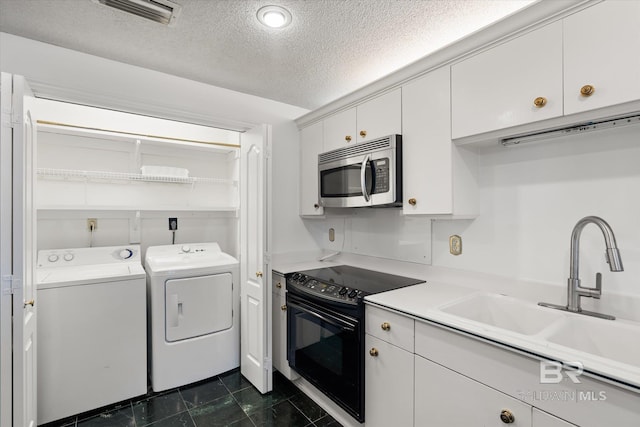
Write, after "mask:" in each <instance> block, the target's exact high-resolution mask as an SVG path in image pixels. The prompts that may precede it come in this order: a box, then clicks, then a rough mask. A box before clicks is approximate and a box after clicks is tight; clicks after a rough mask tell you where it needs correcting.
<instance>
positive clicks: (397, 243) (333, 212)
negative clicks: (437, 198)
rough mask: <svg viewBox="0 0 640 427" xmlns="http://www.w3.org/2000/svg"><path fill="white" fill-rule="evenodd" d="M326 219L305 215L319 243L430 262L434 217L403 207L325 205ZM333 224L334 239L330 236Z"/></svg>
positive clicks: (335, 248) (335, 249) (330, 247)
mask: <svg viewBox="0 0 640 427" xmlns="http://www.w3.org/2000/svg"><path fill="white" fill-rule="evenodd" d="M325 213H326V218H324V219H306V220H304V221H305V226H306V227H307V229H308V230H309V231H310V232H311V234H312V235H313V237H314V238H315V240H316V243H317V244H318V245H319V246H320V247H321V248H322V249H324V250H326V251H331V252H349V253H354V254H358V255H369V256H374V257H378V258H388V259H396V260H402V261H409V262H415V263H420V264H430V263H431V220H429V219H428V218H419V217H411V216H404V215H402V210H401V209H399V208H398V209H396V208H388V209H387V208H380V209H368V208H363V209H345V210H342V209H326V210H325ZM331 228H333V230H334V233H335V239H334V241H333V242H331V241H330V240H329V229H331Z"/></svg>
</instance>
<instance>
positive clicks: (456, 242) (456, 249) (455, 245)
mask: <svg viewBox="0 0 640 427" xmlns="http://www.w3.org/2000/svg"><path fill="white" fill-rule="evenodd" d="M449 253H450V254H451V255H460V254H461V253H462V237H460V236H458V235H457V234H454V235H452V236H449Z"/></svg>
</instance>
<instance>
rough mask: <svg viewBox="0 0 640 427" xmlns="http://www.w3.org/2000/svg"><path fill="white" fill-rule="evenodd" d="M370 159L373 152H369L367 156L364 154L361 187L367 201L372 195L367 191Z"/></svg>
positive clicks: (361, 168)
mask: <svg viewBox="0 0 640 427" xmlns="http://www.w3.org/2000/svg"><path fill="white" fill-rule="evenodd" d="M370 161H371V154H367V155H366V156H364V160H363V161H362V166H361V167H360V187H361V188H362V195H363V196H364V201H365V202H368V201H369V199H371V195H370V194H369V192H368V191H367V168H368V167H369V162H370Z"/></svg>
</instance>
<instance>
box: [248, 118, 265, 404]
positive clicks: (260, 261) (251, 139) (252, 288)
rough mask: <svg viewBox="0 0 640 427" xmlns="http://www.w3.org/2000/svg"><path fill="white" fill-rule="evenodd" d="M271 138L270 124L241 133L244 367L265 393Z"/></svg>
mask: <svg viewBox="0 0 640 427" xmlns="http://www.w3.org/2000/svg"><path fill="white" fill-rule="evenodd" d="M270 139H271V128H270V127H269V126H266V125H263V126H258V127H256V128H254V129H251V130H249V131H247V132H245V133H244V134H242V136H241V137H240V146H241V149H240V150H241V159H240V183H241V184H240V254H241V255H240V259H241V262H240V265H241V267H240V276H241V277H240V283H241V285H240V315H241V318H240V325H241V330H240V357H241V360H240V370H241V372H242V375H244V376H245V377H246V378H247V379H248V380H249V381H250V382H251V383H252V384H253V385H254V386H255V387H256V389H258V391H260V392H261V393H267V392H269V391H271V389H272V375H271V374H272V364H271V290H270V289H269V282H268V278H269V277H271V267H270V265H269V250H270V243H269V242H270V232H269V222H270V221H269V218H268V213H269V209H270V206H269V203H268V201H269V181H270V176H271V168H270V159H269V156H268V155H267V151H268V150H269V146H270Z"/></svg>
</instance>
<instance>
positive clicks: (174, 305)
mask: <svg viewBox="0 0 640 427" xmlns="http://www.w3.org/2000/svg"><path fill="white" fill-rule="evenodd" d="M232 310H233V281H232V278H231V273H222V274H214V275H210V276H198V277H188V278H184V279H171V280H167V281H166V282H165V339H166V340H167V341H168V342H172V341H180V340H184V339H188V338H193V337H198V336H201V335H208V334H213V333H216V332H220V331H223V330H225V329H229V328H230V327H231V325H232V324H233V311H232Z"/></svg>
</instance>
